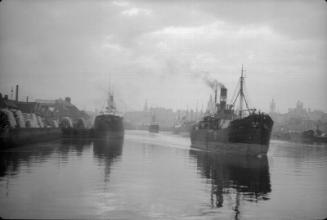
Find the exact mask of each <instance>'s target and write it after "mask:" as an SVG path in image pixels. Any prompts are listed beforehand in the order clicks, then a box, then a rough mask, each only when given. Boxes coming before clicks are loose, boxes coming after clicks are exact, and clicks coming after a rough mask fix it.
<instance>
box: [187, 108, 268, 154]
mask: <svg viewBox="0 0 327 220" xmlns="http://www.w3.org/2000/svg"><path fill="white" fill-rule="evenodd" d="M272 126H273V121H272V119H271V118H270V117H269V116H268V115H265V114H251V115H249V116H247V117H245V118H241V119H235V120H233V121H231V122H230V125H229V126H228V127H227V128H220V129H217V128H212V127H211V128H199V127H198V126H194V127H193V129H192V130H191V143H192V147H195V148H201V149H205V150H209V151H218V152H226V153H239V154H246V155H259V154H267V152H268V149H269V140H270V135H271V131H272Z"/></svg>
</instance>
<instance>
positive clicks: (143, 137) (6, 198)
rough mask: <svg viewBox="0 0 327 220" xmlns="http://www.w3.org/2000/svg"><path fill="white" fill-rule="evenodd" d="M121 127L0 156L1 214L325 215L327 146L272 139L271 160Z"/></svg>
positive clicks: (153, 216)
mask: <svg viewBox="0 0 327 220" xmlns="http://www.w3.org/2000/svg"><path fill="white" fill-rule="evenodd" d="M189 146H190V143H189V139H188V138H182V137H179V136H176V135H170V134H168V133H159V134H155V135H152V134H148V132H140V131H135V132H127V133H126V135H125V140H121V141H115V142H112V141H102V140H92V141H91V140H83V139H80V140H70V139H65V140H62V141H57V142H49V143H40V144H35V145H30V146H25V147H22V148H15V149H9V150H6V151H2V152H0V207H1V208H0V217H3V218H112V219H217V218H218V219H323V218H326V217H327V211H326V209H325V207H327V198H326V192H327V186H326V180H327V173H326V167H327V147H326V146H324V145H322V146H314V145H303V144H302V145H300V144H292V143H287V142H277V141H273V142H272V143H271V146H270V151H269V154H268V157H261V158H257V157H244V156H235V155H234V156H231V155H222V154H214V153H209V152H204V151H199V150H193V149H192V150H190V147H189Z"/></svg>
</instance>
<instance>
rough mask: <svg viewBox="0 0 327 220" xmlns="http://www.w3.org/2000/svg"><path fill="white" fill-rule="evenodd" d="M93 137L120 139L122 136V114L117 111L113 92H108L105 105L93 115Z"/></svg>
mask: <svg viewBox="0 0 327 220" xmlns="http://www.w3.org/2000/svg"><path fill="white" fill-rule="evenodd" d="M93 136H94V137H95V138H105V139H108V140H111V139H117V138H119V139H121V138H123V137H124V125H123V116H122V115H120V114H119V113H118V112H117V109H116V105H115V102H114V96H113V92H111V91H109V92H108V100H107V107H106V108H105V111H103V112H101V113H100V114H99V115H97V116H96V117H95V120H94V126H93Z"/></svg>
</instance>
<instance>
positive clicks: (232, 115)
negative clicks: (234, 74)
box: [191, 66, 273, 155]
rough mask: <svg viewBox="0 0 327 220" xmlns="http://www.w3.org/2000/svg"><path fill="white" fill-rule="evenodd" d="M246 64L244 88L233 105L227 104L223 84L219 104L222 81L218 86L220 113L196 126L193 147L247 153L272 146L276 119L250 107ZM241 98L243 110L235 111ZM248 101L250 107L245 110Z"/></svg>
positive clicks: (217, 107)
mask: <svg viewBox="0 0 327 220" xmlns="http://www.w3.org/2000/svg"><path fill="white" fill-rule="evenodd" d="M243 72H244V70H243V66H242V71H241V77H240V87H239V88H240V89H239V91H238V93H237V95H236V98H235V99H234V101H233V102H232V104H230V105H227V104H226V100H227V89H226V88H225V87H224V86H223V85H221V86H220V103H217V90H218V83H216V85H215V110H216V112H215V113H213V114H210V115H207V116H205V117H203V119H202V120H201V121H199V122H198V123H196V124H195V125H193V127H192V130H191V143H192V147H193V148H200V149H205V150H208V151H217V152H223V153H237V154H244V155H265V154H267V152H268V149H269V141H270V135H271V131H272V127H273V120H272V119H271V117H270V116H269V115H267V114H264V113H260V112H258V113H257V112H256V109H250V108H249V106H248V102H247V100H246V97H245V95H244V76H243ZM237 100H239V110H238V111H237V110H234V105H235V103H236V101H237ZM244 103H245V105H246V109H243V104H244Z"/></svg>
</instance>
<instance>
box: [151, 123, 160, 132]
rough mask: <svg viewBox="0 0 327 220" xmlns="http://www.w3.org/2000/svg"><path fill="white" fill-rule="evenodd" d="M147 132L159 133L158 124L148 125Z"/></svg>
mask: <svg viewBox="0 0 327 220" xmlns="http://www.w3.org/2000/svg"><path fill="white" fill-rule="evenodd" d="M149 132H151V133H159V125H158V124H151V125H149Z"/></svg>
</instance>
